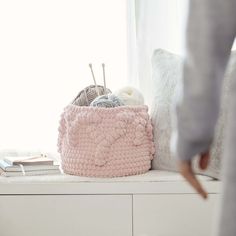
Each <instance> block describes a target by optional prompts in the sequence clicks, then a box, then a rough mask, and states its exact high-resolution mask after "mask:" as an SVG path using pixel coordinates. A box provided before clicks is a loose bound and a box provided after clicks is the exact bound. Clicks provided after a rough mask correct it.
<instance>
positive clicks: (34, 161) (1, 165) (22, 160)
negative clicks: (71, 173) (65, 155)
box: [0, 155, 61, 177]
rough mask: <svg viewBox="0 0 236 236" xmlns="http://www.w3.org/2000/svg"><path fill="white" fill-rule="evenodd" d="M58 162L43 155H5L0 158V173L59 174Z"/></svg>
mask: <svg viewBox="0 0 236 236" xmlns="http://www.w3.org/2000/svg"><path fill="white" fill-rule="evenodd" d="M60 173H61V171H60V168H59V164H58V163H56V162H55V161H54V160H52V159H51V158H48V157H47V156H45V155H35V156H23V157H19V156H17V157H13V156H12V157H5V158H3V159H1V160H0V175H1V176H5V177H11V176H36V175H55V174H60Z"/></svg>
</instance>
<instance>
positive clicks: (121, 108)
mask: <svg viewBox="0 0 236 236" xmlns="http://www.w3.org/2000/svg"><path fill="white" fill-rule="evenodd" d="M65 109H71V110H74V111H99V112H104V111H106V112H111V111H127V110H133V111H135V110H137V111H140V110H145V111H148V106H147V105H126V106H118V107H109V108H107V107H92V106H78V105H74V104H69V105H67V106H66V107H65Z"/></svg>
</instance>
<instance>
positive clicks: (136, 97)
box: [113, 86, 144, 106]
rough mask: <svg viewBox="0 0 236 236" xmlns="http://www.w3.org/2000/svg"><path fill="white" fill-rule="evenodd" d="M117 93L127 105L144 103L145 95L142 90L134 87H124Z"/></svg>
mask: <svg viewBox="0 0 236 236" xmlns="http://www.w3.org/2000/svg"><path fill="white" fill-rule="evenodd" d="M113 94H115V95H116V96H117V97H118V98H119V99H120V100H121V101H122V102H123V103H124V104H125V105H133V106H135V105H143V104H144V97H143V95H142V94H141V92H140V91H138V90H137V89H136V88H133V87H129V86H128V87H124V88H121V89H119V90H117V91H115V92H114V93H113Z"/></svg>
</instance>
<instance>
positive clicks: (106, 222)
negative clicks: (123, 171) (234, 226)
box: [0, 170, 220, 236]
mask: <svg viewBox="0 0 236 236" xmlns="http://www.w3.org/2000/svg"><path fill="white" fill-rule="evenodd" d="M199 178H201V180H202V181H203V184H204V186H205V187H206V188H207V190H208V192H209V193H210V198H209V200H207V201H204V200H202V199H201V198H200V197H199V196H198V195H197V194H195V192H194V191H193V190H192V188H191V187H189V186H188V185H187V183H186V182H185V181H184V180H183V179H182V177H181V176H180V175H179V174H177V173H171V172H164V171H157V170H152V171H149V172H148V173H146V174H143V175H137V176H129V177H121V178H113V179H100V178H99V179H97V178H86V177H76V176H68V175H61V176H41V177H21V178H19V177H18V178H3V177H0V235H1V236H65V235H66V236H79V235H81V236H189V235H191V236H209V235H210V232H211V228H212V224H213V223H214V215H215V213H214V212H215V211H216V209H217V205H218V204H217V200H218V196H219V194H218V193H219V188H220V182H219V181H213V180H212V179H211V178H208V177H203V176H200V177H199ZM200 226H201V227H200Z"/></svg>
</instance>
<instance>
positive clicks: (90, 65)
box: [89, 63, 100, 96]
mask: <svg viewBox="0 0 236 236" xmlns="http://www.w3.org/2000/svg"><path fill="white" fill-rule="evenodd" d="M89 67H90V70H91V73H92V76H93V82H94V84H95V88H96V91H97V94H98V96H100V93H99V90H98V86H97V82H96V79H95V76H94V73H93V67H92V63H90V64H89Z"/></svg>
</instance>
